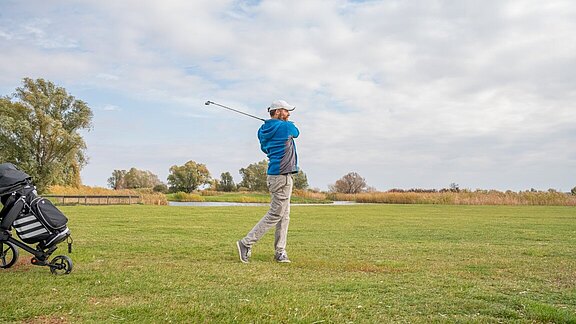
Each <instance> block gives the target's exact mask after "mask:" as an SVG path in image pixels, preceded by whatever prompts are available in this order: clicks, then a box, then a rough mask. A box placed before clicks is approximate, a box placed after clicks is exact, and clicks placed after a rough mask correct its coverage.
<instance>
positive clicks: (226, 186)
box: [217, 172, 236, 192]
mask: <svg viewBox="0 0 576 324" xmlns="http://www.w3.org/2000/svg"><path fill="white" fill-rule="evenodd" d="M217 188H218V190H220V191H226V192H229V191H234V189H236V184H235V183H234V179H233V178H232V175H231V174H230V172H224V173H222V174H221V175H220V182H219V183H218V186H217Z"/></svg>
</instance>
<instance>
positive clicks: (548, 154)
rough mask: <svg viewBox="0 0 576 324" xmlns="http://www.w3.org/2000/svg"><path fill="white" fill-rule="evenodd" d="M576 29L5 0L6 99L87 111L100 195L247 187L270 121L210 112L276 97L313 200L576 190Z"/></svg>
mask: <svg viewBox="0 0 576 324" xmlns="http://www.w3.org/2000/svg"><path fill="white" fill-rule="evenodd" d="M575 30H576V2H574V1H572V0H548V1H537V0H485V1H476V0H459V1H441V0H413V1H408V0H404V1H401V0H383V1H376V0H375V1H352V0H331V1H328V0H326V1H320V0H306V1H304V0H301V1H299V0H294V1H279V0H262V1H256V0H246V1H231V0H195V1H187V0H163V1H152V0H125V1H122V0H118V1H101V0H83V1H71V0H69V1H67V0H52V1H43V0H29V1H19V0H0V95H10V94H12V93H13V92H14V90H15V89H16V88H17V87H20V86H21V85H22V79H23V78H25V77H30V78H34V79H36V78H43V79H46V80H49V81H51V82H53V83H54V84H56V85H58V86H62V87H64V88H65V89H66V90H67V92H68V93H69V94H70V95H73V96H74V97H76V98H77V99H80V100H83V101H85V102H86V103H87V104H88V106H89V107H90V108H91V109H92V111H93V114H94V116H93V120H92V124H93V127H92V129H91V130H89V131H88V130H87V131H82V135H83V137H84V140H85V141H86V144H87V155H88V157H89V163H88V165H86V166H85V167H84V169H83V170H82V173H81V176H82V182H83V183H84V184H85V185H90V186H101V187H105V186H107V179H108V178H109V177H110V176H111V175H112V172H113V171H114V170H128V169H130V168H132V167H135V168H137V169H140V170H148V171H151V172H152V173H154V174H157V175H158V177H159V178H160V180H162V181H164V182H166V181H167V180H166V178H167V176H168V174H169V169H170V167H171V166H173V165H183V164H185V163H186V162H187V161H190V160H193V161H195V162H197V163H202V164H205V165H206V166H207V167H208V169H209V171H210V173H211V175H212V177H214V178H220V175H221V173H223V172H230V174H232V176H233V177H234V180H235V181H236V182H239V181H240V180H241V176H240V174H239V172H238V171H239V169H240V168H244V167H247V166H248V165H249V164H252V163H256V162H259V161H261V160H263V159H265V158H266V156H265V155H264V153H262V152H261V151H260V146H259V143H258V139H257V137H256V133H257V130H258V128H259V127H260V125H261V122H260V121H258V120H256V119H252V118H248V117H246V116H243V115H239V114H235V113H233V112H230V111H227V110H224V109H220V108H218V107H217V106H214V105H211V106H206V105H205V104H204V103H205V102H206V101H207V100H211V101H214V102H217V103H220V104H223V105H226V106H229V107H232V108H235V109H239V110H243V111H245V112H247V113H250V114H254V115H257V116H260V117H263V118H266V117H267V112H266V108H267V107H268V106H269V105H270V103H271V102H272V101H274V100H277V99H283V100H286V101H287V102H289V103H290V104H292V105H295V106H296V110H295V111H294V112H292V116H291V120H292V121H293V122H294V123H295V124H296V125H297V127H298V128H299V129H300V133H301V134H300V137H299V138H298V139H296V146H297V149H298V156H299V165H300V167H301V169H302V170H303V171H304V172H305V173H306V175H307V177H308V182H309V185H310V186H311V187H312V188H316V189H320V190H327V189H328V186H329V185H330V184H333V183H335V182H336V180H338V179H340V178H341V177H342V176H344V175H345V174H347V173H349V172H357V173H358V174H360V175H361V176H362V177H364V178H365V179H366V182H367V184H368V185H369V186H371V187H373V188H375V189H377V190H382V191H384V190H389V189H392V188H399V189H410V188H426V189H434V188H435V189H441V188H446V187H449V186H450V184H452V183H455V184H458V186H459V187H460V188H467V189H471V190H475V189H496V190H513V191H519V190H528V189H531V188H534V189H537V190H548V189H550V188H552V189H556V190H560V191H570V189H571V188H574V187H575V186H576V145H575V143H576V33H575V32H574V31H575Z"/></svg>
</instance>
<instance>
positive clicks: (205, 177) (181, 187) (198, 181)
mask: <svg viewBox="0 0 576 324" xmlns="http://www.w3.org/2000/svg"><path fill="white" fill-rule="evenodd" d="M211 180H212V178H211V176H210V172H209V171H208V168H206V166H205V165H204V164H200V163H196V162H194V161H188V162H186V164H184V165H181V166H177V165H173V166H172V167H171V168H170V174H169V175H168V184H169V185H170V190H172V191H184V192H192V191H194V190H196V189H198V187H199V186H201V185H205V184H210V181H211Z"/></svg>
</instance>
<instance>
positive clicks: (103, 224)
mask: <svg viewBox="0 0 576 324" xmlns="http://www.w3.org/2000/svg"><path fill="white" fill-rule="evenodd" d="M61 209H62V210H63V211H64V212H65V213H66V214H67V215H68V216H69V218H70V223H69V226H70V228H71V230H72V232H73V235H74V240H75V246H74V253H72V254H71V255H70V256H71V257H72V259H73V260H74V266H75V268H74V271H73V272H72V273H71V274H70V275H66V276H53V275H51V274H50V272H49V270H48V269H47V268H42V267H35V266H32V265H30V264H29V263H28V260H29V255H28V254H26V253H25V252H24V251H21V256H20V261H21V262H19V263H18V264H17V265H16V266H14V267H13V268H11V269H6V270H0V282H1V283H2V297H1V298H0V322H2V323H5V322H27V323H34V322H36V323H55V322H93V323H100V322H143V323H168V322H188V323H190V322H240V323H244V322H258V323H263V322H278V323H286V322H288V323H289V322H304V323H314V322H316V323H347V322H354V323H379V322H380V323H386V322H418V323H428V322H439V323H443V322H463V323H467V322H481V323H498V322H513V323H514V322H515V323H539V322H542V323H575V322H576V210H575V209H574V208H573V207H536V206H440V205H353V206H293V207H292V214H291V224H290V234H289V240H288V248H289V250H288V252H289V255H290V258H291V259H292V263H291V264H277V263H274V262H273V261H272V253H273V250H272V243H273V234H272V233H269V234H267V235H266V236H265V237H264V238H263V240H262V241H261V242H259V243H258V244H257V245H256V246H255V247H254V250H253V256H252V262H251V263H250V264H242V263H240V262H239V261H238V258H237V254H236V250H235V245H234V243H235V241H236V240H237V239H239V238H241V237H242V236H243V235H244V234H246V232H247V231H248V230H250V228H251V227H252V226H253V225H254V224H255V223H256V222H257V221H258V219H259V218H260V217H261V216H262V215H263V214H264V213H265V212H266V207H167V206H88V207H86V206H74V207H61ZM61 249H62V250H63V251H62V252H65V251H64V250H65V244H64V245H63V246H62V247H61ZM57 254H58V251H57V252H56V253H55V255H57Z"/></svg>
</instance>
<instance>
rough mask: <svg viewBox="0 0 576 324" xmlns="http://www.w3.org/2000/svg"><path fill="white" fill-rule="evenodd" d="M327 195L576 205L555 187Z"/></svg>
mask: <svg viewBox="0 0 576 324" xmlns="http://www.w3.org/2000/svg"><path fill="white" fill-rule="evenodd" d="M327 197H328V199H331V200H337V201H355V202H358V203H379V204H437V205H529V206H576V196H574V195H570V194H565V193H561V192H557V191H547V192H543V191H538V192H532V191H525V192H512V191H507V192H501V191H495V190H489V191H474V192H472V191H460V192H366V193H359V194H341V193H330V194H328V195H327Z"/></svg>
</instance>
